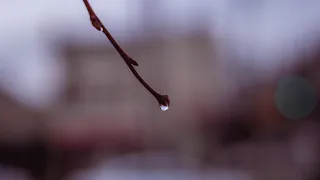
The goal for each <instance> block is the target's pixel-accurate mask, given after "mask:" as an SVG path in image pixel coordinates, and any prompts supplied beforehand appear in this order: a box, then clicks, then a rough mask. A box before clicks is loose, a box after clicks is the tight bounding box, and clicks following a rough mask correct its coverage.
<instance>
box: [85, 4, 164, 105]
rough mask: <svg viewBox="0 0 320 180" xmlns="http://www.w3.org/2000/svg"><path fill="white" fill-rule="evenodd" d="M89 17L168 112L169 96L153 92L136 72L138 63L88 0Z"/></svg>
mask: <svg viewBox="0 0 320 180" xmlns="http://www.w3.org/2000/svg"><path fill="white" fill-rule="evenodd" d="M83 2H84V4H85V6H86V8H87V10H88V13H89V16H90V20H91V23H92V26H93V27H94V28H96V29H97V30H98V31H101V32H103V33H104V34H105V35H106V36H107V38H108V39H109V41H110V42H111V44H112V45H113V47H114V48H115V49H116V50H117V51H118V53H119V54H120V56H121V57H122V59H123V60H124V61H125V63H126V64H127V65H128V67H129V69H130V70H131V72H132V73H133V75H134V76H135V77H136V78H137V79H138V80H139V82H140V83H141V84H142V85H143V86H144V87H145V88H146V89H147V90H148V91H149V92H150V93H151V94H152V95H153V96H154V97H155V98H156V99H157V101H158V103H159V105H160V107H161V109H162V110H167V108H168V107H169V105H170V100H169V97H168V95H161V94H159V93H157V92H156V91H155V90H153V89H152V88H151V87H150V86H149V85H148V84H147V83H146V82H145V81H144V80H143V79H142V77H141V76H140V75H139V74H138V72H137V71H136V70H135V68H134V67H133V65H134V66H138V63H137V62H136V61H135V60H134V59H132V58H131V57H130V56H128V55H127V53H125V51H124V50H122V48H121V47H120V46H119V44H118V43H117V41H116V40H115V39H114V38H113V37H112V35H111V34H110V32H109V31H108V30H107V28H106V27H105V26H104V25H103V23H102V22H101V21H100V19H99V18H98V16H97V15H96V14H95V12H94V11H93V9H92V7H91V6H90V3H89V2H88V0H83Z"/></svg>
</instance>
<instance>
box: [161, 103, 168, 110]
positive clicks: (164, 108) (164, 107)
mask: <svg viewBox="0 0 320 180" xmlns="http://www.w3.org/2000/svg"><path fill="white" fill-rule="evenodd" d="M160 109H161V110H162V111H166V110H168V109H169V106H165V105H162V104H160Z"/></svg>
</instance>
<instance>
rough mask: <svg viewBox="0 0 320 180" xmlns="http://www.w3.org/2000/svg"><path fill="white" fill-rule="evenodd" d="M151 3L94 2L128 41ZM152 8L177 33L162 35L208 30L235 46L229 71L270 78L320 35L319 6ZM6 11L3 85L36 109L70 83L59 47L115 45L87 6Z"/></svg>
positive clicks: (160, 0)
mask: <svg viewBox="0 0 320 180" xmlns="http://www.w3.org/2000/svg"><path fill="white" fill-rule="evenodd" d="M144 1H146V0H91V1H90V2H91V4H92V6H93V7H94V9H95V11H96V12H97V14H98V15H99V16H100V18H101V19H102V20H103V22H104V23H105V24H106V25H107V27H108V28H109V29H110V31H111V32H112V33H113V34H114V36H117V39H119V41H122V42H124V41H134V40H135V39H136V38H137V37H140V36H142V34H143V30H142V28H141V27H142V23H143V21H144V20H145V17H143V16H144V14H143V13H142V10H143V4H142V2H144ZM152 3H156V4H157V6H155V7H153V8H154V9H152V10H151V11H149V12H150V13H151V15H150V17H151V20H152V18H154V21H153V23H154V24H153V25H154V26H156V27H157V28H162V29H164V30H166V32H168V33H169V34H159V35H160V36H170V35H172V36H173V35H177V34H179V33H180V34H183V33H188V32H190V31H192V30H193V29H196V28H199V26H203V27H208V28H209V30H210V32H211V33H212V37H213V38H215V39H217V40H218V42H219V43H221V44H220V46H221V47H228V48H223V49H224V51H222V52H221V57H223V58H225V60H224V61H225V64H226V67H227V68H228V66H232V65H230V64H234V63H233V62H234V61H237V62H236V64H237V65H239V64H240V65H241V66H244V67H246V66H254V67H255V68H257V69H259V70H260V71H261V75H263V76H265V75H268V73H270V72H271V71H272V70H273V69H277V68H279V67H281V66H283V65H290V64H292V63H293V61H291V60H290V57H292V56H294V55H295V54H297V53H300V52H301V51H304V50H306V49H310V48H311V47H312V45H313V44H314V43H315V40H317V39H318V34H319V31H320V12H319V7H320V1H319V0H304V1H301V0H282V1H279V0H259V1H257V0H243V1H233V0H149V4H152ZM0 12H1V16H0V23H1V25H0V39H1V41H0V86H1V87H2V88H3V89H4V90H5V91H6V92H8V93H9V94H11V95H12V96H13V97H16V98H17V99H18V100H20V101H22V102H24V103H26V104H28V105H30V106H33V107H42V106H46V105H48V104H50V102H52V101H53V100H54V99H55V96H56V95H57V92H58V91H59V87H60V86H59V85H60V84H61V83H62V82H63V78H62V76H63V68H62V67H63V64H60V63H59V62H57V61H55V59H57V58H59V57H58V56H59V54H57V53H56V49H55V48H54V46H53V43H54V42H55V41H57V40H59V39H62V38H69V39H71V40H74V41H77V42H101V43H107V42H106V41H105V39H104V38H101V36H100V34H99V33H96V31H94V30H93V29H92V27H91V26H90V22H89V19H88V14H87V11H86V9H85V7H84V5H83V2H82V0H68V1H67V0H46V1H45V0H33V1H25V0H11V1H4V0H3V1H2V2H1V6H0ZM149 20H150V19H149ZM151 22H152V21H151ZM229 49H232V52H230V51H229ZM235 56H237V57H238V58H234V57H235ZM283 59H286V60H283ZM61 68H62V69H61ZM230 76H232V75H230Z"/></svg>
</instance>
